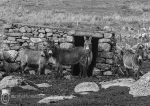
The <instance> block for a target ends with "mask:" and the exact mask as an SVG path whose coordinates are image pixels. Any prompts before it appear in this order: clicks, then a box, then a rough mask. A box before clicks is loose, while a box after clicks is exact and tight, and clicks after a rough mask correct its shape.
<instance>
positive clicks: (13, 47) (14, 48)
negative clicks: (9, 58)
mask: <svg viewBox="0 0 150 106" xmlns="http://www.w3.org/2000/svg"><path fill="white" fill-rule="evenodd" d="M10 49H11V50H19V49H20V46H17V45H16V46H12V47H10Z"/></svg>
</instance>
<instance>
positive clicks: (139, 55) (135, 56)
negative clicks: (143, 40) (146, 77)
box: [121, 45, 143, 79]
mask: <svg viewBox="0 0 150 106" xmlns="http://www.w3.org/2000/svg"><path fill="white" fill-rule="evenodd" d="M121 55H122V59H123V64H124V67H125V69H126V72H127V74H129V73H128V71H127V70H129V69H131V70H133V71H134V78H135V79H139V75H140V72H141V65H142V61H143V46H142V45H139V46H138V48H137V50H136V52H135V53H134V52H133V51H132V50H130V49H124V50H122V51H121Z"/></svg>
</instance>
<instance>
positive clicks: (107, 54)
mask: <svg viewBox="0 0 150 106" xmlns="http://www.w3.org/2000/svg"><path fill="white" fill-rule="evenodd" d="M113 56H114V54H113V52H106V51H103V52H98V57H101V58H107V59H112V58H113Z"/></svg>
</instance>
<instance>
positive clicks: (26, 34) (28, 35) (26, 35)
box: [23, 33, 33, 38]
mask: <svg viewBox="0 0 150 106" xmlns="http://www.w3.org/2000/svg"><path fill="white" fill-rule="evenodd" d="M23 36H24V37H28V38H29V37H33V33H23Z"/></svg>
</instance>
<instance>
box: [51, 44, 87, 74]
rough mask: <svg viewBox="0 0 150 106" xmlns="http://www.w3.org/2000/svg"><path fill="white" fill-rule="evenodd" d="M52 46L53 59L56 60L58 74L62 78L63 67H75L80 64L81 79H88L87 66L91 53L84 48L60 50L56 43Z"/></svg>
mask: <svg viewBox="0 0 150 106" xmlns="http://www.w3.org/2000/svg"><path fill="white" fill-rule="evenodd" d="M51 45H52V58H53V59H54V60H55V62H53V64H56V67H57V72H58V73H59V75H60V76H61V77H62V66H63V65H71V66H73V65H75V64H77V63H79V67H80V77H87V67H88V66H87V65H88V63H87V62H88V54H89V51H88V50H86V49H85V48H84V47H73V48H69V49H65V48H60V47H58V46H56V45H54V43H51Z"/></svg>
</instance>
